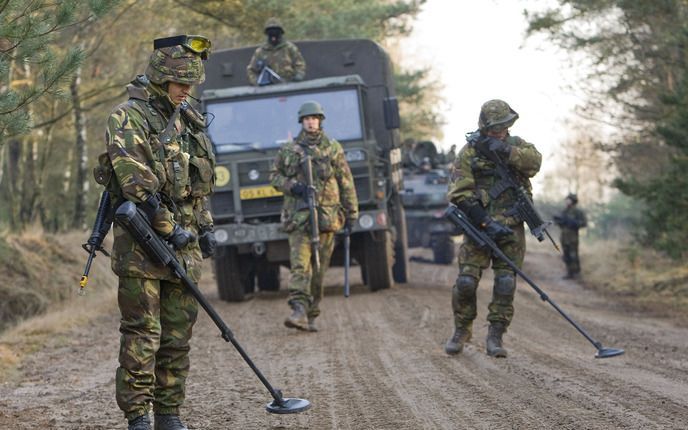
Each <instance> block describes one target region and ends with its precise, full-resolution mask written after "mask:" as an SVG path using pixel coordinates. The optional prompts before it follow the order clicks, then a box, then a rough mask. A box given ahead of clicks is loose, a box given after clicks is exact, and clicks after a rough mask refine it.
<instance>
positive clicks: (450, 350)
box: [444, 327, 471, 355]
mask: <svg viewBox="0 0 688 430" xmlns="http://www.w3.org/2000/svg"><path fill="white" fill-rule="evenodd" d="M469 340H471V329H470V328H466V327H457V328H456V329H454V334H453V335H452V337H450V338H449V340H448V341H447V343H446V345H444V351H445V352H446V353H447V354H450V355H454V354H458V353H460V352H461V351H463V345H464V343H466V342H468V341H469Z"/></svg>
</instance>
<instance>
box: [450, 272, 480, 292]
mask: <svg viewBox="0 0 688 430" xmlns="http://www.w3.org/2000/svg"><path fill="white" fill-rule="evenodd" d="M477 288H478V280H477V279H475V278H474V277H472V276H470V275H459V277H458V278H456V284H455V285H454V289H455V290H456V293H457V295H459V296H461V297H472V296H474V295H475V290H476V289H477Z"/></svg>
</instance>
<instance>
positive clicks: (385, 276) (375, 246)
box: [363, 231, 394, 291]
mask: <svg viewBox="0 0 688 430" xmlns="http://www.w3.org/2000/svg"><path fill="white" fill-rule="evenodd" d="M363 252H364V254H365V264H364V266H365V268H366V278H367V281H368V282H367V284H368V287H369V288H370V290H371V291H377V290H384V289H386V288H390V287H392V286H393V285H394V278H393V276H392V264H393V261H394V255H393V254H394V251H393V245H392V235H391V234H390V232H389V231H375V232H371V234H370V235H368V236H366V242H365V248H364V251H363Z"/></svg>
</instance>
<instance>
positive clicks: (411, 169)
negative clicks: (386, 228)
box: [402, 141, 458, 264]
mask: <svg viewBox="0 0 688 430" xmlns="http://www.w3.org/2000/svg"><path fill="white" fill-rule="evenodd" d="M447 161H448V160H446V154H442V153H439V152H438V151H437V147H436V146H435V144H434V143H433V142H431V141H421V142H417V143H414V144H412V146H411V147H410V148H409V150H408V151H406V152H405V153H404V163H403V165H404V170H403V171H404V192H403V194H402V201H403V205H404V210H405V212H406V225H407V229H408V246H409V247H423V248H431V249H432V255H433V261H434V262H435V263H437V264H450V263H451V262H452V261H453V260H454V257H455V255H456V252H455V249H456V248H455V245H454V239H453V237H454V236H456V235H458V231H456V228H455V227H454V225H453V224H452V223H450V222H449V221H448V220H446V219H445V218H444V211H445V210H446V209H447V204H448V200H447V187H448V184H449V175H448V163H447Z"/></svg>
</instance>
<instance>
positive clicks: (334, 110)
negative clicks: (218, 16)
mask: <svg viewBox="0 0 688 430" xmlns="http://www.w3.org/2000/svg"><path fill="white" fill-rule="evenodd" d="M296 45H297V46H298V48H299V49H300V50H301V53H302V54H303V56H304V58H305V60H306V64H307V71H306V79H305V80H304V81H300V82H288V83H278V84H274V85H265V86H251V85H250V84H249V82H248V79H247V77H246V65H247V64H248V63H249V60H250V59H251V55H252V54H253V52H254V50H255V47H247V48H240V49H229V50H224V51H219V52H216V53H213V55H212V56H211V57H210V59H209V60H208V61H207V62H206V63H207V64H206V81H205V83H204V84H203V86H202V87H201V94H202V96H201V97H202V103H203V107H204V109H205V110H206V111H207V112H208V116H209V118H210V119H211V120H212V122H211V123H210V125H209V128H208V132H209V135H210V137H211V140H212V142H213V146H214V149H215V153H216V157H217V169H216V172H215V173H216V190H215V194H214V195H213V196H212V199H211V210H212V213H213V217H214V220H215V229H216V237H217V239H218V245H219V248H218V252H217V255H216V256H215V261H214V266H215V273H216V278H217V284H218V289H219V293H220V297H221V298H222V299H223V300H228V301H239V300H243V299H244V298H245V296H246V295H247V294H250V293H252V292H253V291H254V290H255V288H256V287H257V288H259V289H263V290H276V289H279V282H280V276H279V272H280V266H288V264H289V245H288V241H287V234H286V233H284V232H283V231H281V229H280V226H281V224H280V213H281V208H282V195H281V194H280V193H279V192H278V191H277V190H275V189H274V188H273V187H271V186H270V182H269V172H270V169H271V167H272V164H273V160H274V157H275V155H276V153H277V151H278V149H279V148H280V146H281V145H282V144H284V143H285V142H287V141H289V140H290V139H292V138H293V137H295V136H296V135H297V134H298V133H299V131H300V124H299V123H298V122H297V111H298V109H299V106H301V104H303V103H304V102H306V101H309V100H314V101H317V102H318V103H320V104H321V105H322V107H323V109H324V110H325V112H326V117H327V119H326V120H325V122H324V124H323V126H324V130H325V132H326V133H327V135H328V136H330V137H332V138H335V139H337V140H338V141H339V142H340V143H341V144H342V146H343V148H344V151H345V154H346V158H347V160H348V162H349V166H350V167H351V171H352V174H353V177H354V181H355V185H356V192H357V195H358V200H359V209H360V217H359V220H358V222H357V224H356V225H355V226H354V229H353V232H352V236H351V256H352V258H353V260H354V261H355V262H357V263H358V264H359V265H360V268H361V272H362V273H361V274H362V278H363V280H364V282H365V283H366V284H367V285H368V286H369V288H370V289H371V290H380V289H384V288H389V287H391V286H392V285H393V284H394V282H395V281H396V282H406V279H407V277H408V265H407V238H406V225H405V216H404V208H403V206H402V204H401V195H400V191H401V190H402V188H403V185H402V180H403V175H402V163H401V149H400V141H399V132H398V128H399V110H398V104H397V100H396V98H395V89H394V81H393V78H392V68H391V64H390V61H389V57H388V55H387V54H386V53H385V51H384V50H383V49H382V48H381V47H380V46H379V45H377V44H376V43H374V42H372V41H370V40H329V41H304V42H296ZM340 242H341V241H340ZM342 255H343V252H342V248H341V244H338V245H337V247H336V248H335V252H334V255H333V258H332V263H333V265H337V264H341V263H342V262H343V258H342Z"/></svg>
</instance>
